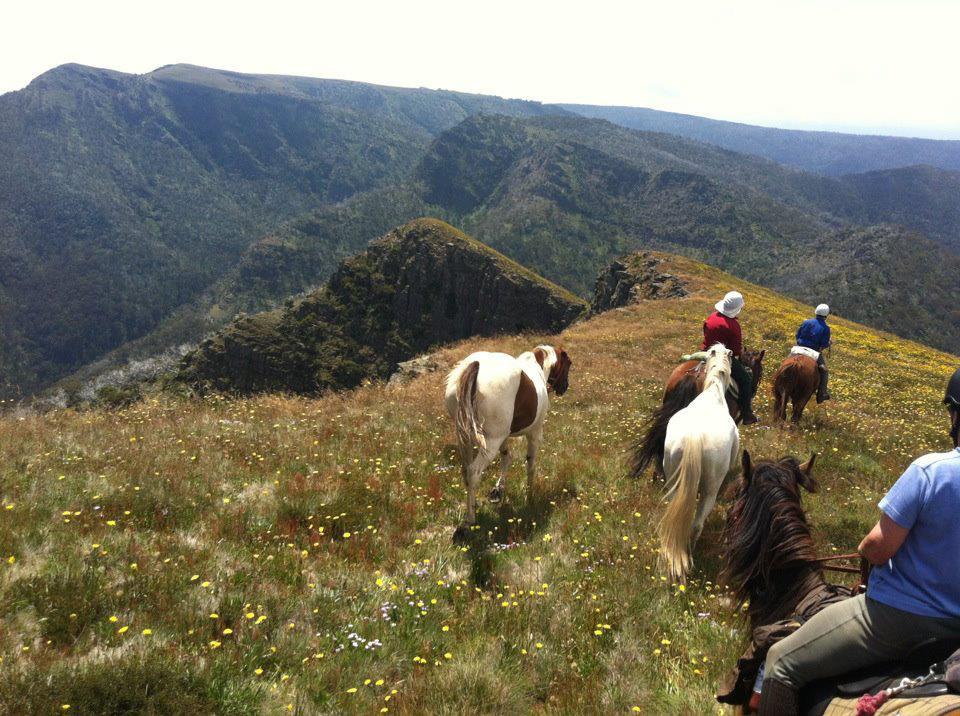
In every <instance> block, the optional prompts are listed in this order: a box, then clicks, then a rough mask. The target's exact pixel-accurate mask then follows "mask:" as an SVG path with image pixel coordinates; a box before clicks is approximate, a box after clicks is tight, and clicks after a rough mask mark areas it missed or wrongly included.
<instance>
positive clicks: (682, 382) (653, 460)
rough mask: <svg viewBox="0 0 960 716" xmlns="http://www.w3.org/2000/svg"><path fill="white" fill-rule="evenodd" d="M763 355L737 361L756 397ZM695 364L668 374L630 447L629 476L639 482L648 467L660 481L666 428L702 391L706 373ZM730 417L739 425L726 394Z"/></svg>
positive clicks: (734, 406) (751, 354) (735, 406)
mask: <svg viewBox="0 0 960 716" xmlns="http://www.w3.org/2000/svg"><path fill="white" fill-rule="evenodd" d="M766 354H767V352H766V351H759V352H757V351H744V352H743V357H742V358H741V360H742V361H743V364H744V365H745V366H746V367H747V370H749V371H750V373H751V374H752V375H753V391H754V393H756V391H757V386H759V385H760V379H761V378H762V377H763V357H764V356H765V355H766ZM702 365H703V364H702V362H701V361H699V360H688V361H684V362H683V363H681V364H680V365H678V366H677V367H676V368H674V369H673V372H672V373H671V374H670V378H669V379H668V380H667V386H666V388H664V391H663V402H662V403H661V405H660V407H659V408H657V410H656V411H654V413H653V415H651V416H650V418H649V419H648V420H647V422H646V424H645V425H644V430H643V436H642V437H641V438H640V439H639V440H638V441H637V443H636V444H635V445H634V447H633V457H632V458H631V460H630V476H631V477H633V478H639V477H640V476H641V475H642V474H643V473H644V472H645V471H646V469H647V468H648V467H649V466H650V465H651V464H652V465H653V473H654V477H663V443H664V440H665V438H666V436H667V424H668V423H669V422H670V418H672V417H673V416H674V415H676V414H677V412H678V411H680V410H682V409H683V408H685V407H687V406H688V405H690V403H691V402H692V401H693V399H694V398H696V397H697V396H698V395H699V394H700V392H701V391H702V390H703V383H704V379H705V377H706V371H705V370H703V367H702ZM725 397H726V401H727V410H729V412H730V417H731V418H733V419H734V421H736V422H737V423H739V422H740V404H739V403H738V402H737V400H736V398H734V397H733V396H732V395H731V394H730V393H729V392H728V393H727V394H726V396H725Z"/></svg>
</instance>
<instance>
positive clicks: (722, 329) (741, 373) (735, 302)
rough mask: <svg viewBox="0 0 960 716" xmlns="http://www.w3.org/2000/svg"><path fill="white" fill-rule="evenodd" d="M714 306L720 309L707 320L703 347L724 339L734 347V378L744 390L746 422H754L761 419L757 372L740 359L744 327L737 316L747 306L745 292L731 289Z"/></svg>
mask: <svg viewBox="0 0 960 716" xmlns="http://www.w3.org/2000/svg"><path fill="white" fill-rule="evenodd" d="M714 308H715V309H717V310H716V311H714V312H713V313H711V314H710V315H709V316H708V317H707V320H706V321H704V322H703V345H702V346H701V347H700V349H701V350H707V349H708V348H709V347H710V346H712V345H713V344H715V343H722V344H723V345H725V346H726V347H727V348H729V349H730V350H731V351H733V357H734V358H736V360H732V361H730V368H731V371H730V372H731V378H733V380H734V382H735V383H736V384H737V388H738V389H739V391H740V396H739V398H738V402H739V403H740V415H741V417H742V418H743V424H744V425H751V424H753V423H755V422H757V416H756V415H754V414H753V376H752V375H750V373H749V372H748V371H747V368H746V366H744V365H743V363H741V362H740V355H741V354H742V353H743V332H742V331H741V329H740V321H738V320H737V316H739V315H740V311H742V310H743V296H742V295H741V294H740V293H739V292H738V291H730V293H728V294H727V295H726V296H724V297H723V300H722V301H718V302H717V304H716V305H715V306H714Z"/></svg>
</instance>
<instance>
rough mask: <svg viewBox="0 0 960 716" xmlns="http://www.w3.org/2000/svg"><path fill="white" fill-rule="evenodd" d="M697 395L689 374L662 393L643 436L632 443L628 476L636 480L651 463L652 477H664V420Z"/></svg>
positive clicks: (665, 437)
mask: <svg viewBox="0 0 960 716" xmlns="http://www.w3.org/2000/svg"><path fill="white" fill-rule="evenodd" d="M696 397H697V382H696V380H694V379H693V378H692V377H691V378H687V379H684V380H682V381H680V382H679V383H678V384H677V386H676V388H674V389H673V390H671V391H670V392H669V393H666V394H665V395H664V396H663V403H662V404H661V405H660V407H659V408H657V409H656V410H655V411H654V412H653V415H651V416H650V417H649V418H648V419H647V421H646V422H645V423H644V424H643V435H642V437H640V438H639V439H638V440H637V441H636V442H635V443H634V446H633V456H632V457H631V458H630V477H632V478H634V479H639V478H640V476H641V475H643V473H644V472H646V470H647V468H648V467H650V465H653V466H654V470H653V474H654V476H655V477H656V476H658V475H659V476H663V446H664V443H665V442H666V440H667V423H669V422H670V418H672V417H673V416H674V415H676V414H677V413H679V412H680V411H681V410H683V409H684V408H686V407H687V406H688V405H690V403H692V402H693V399H694V398H696Z"/></svg>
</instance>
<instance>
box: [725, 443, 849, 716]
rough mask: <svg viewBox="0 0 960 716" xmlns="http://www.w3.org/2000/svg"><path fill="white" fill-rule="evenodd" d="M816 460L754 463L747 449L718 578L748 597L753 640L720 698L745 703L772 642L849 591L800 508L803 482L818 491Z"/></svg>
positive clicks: (737, 596) (736, 593) (743, 601)
mask: <svg viewBox="0 0 960 716" xmlns="http://www.w3.org/2000/svg"><path fill="white" fill-rule="evenodd" d="M815 460H816V455H812V456H811V457H810V460H808V461H807V462H806V463H805V464H803V465H801V464H800V463H799V461H798V460H797V459H796V458H793V457H785V458H782V459H780V460H778V461H776V462H773V461H761V462H758V463H757V464H756V465H753V464H752V462H751V460H750V453H748V452H747V451H746V450H744V452H743V460H742V462H743V473H742V475H741V477H740V478H739V479H738V480H737V482H736V484H735V497H734V502H733V505H732V506H731V508H730V511H729V513H728V514H727V524H726V528H725V530H724V535H723V548H724V565H723V568H722V570H721V572H720V582H721V583H722V584H726V585H727V586H728V587H729V588H730V589H731V590H732V591H733V593H734V597H735V599H736V601H737V606H738V607H742V606H743V605H744V604H749V606H748V607H747V616H748V617H749V620H750V634H751V640H750V645H749V647H748V649H747V651H746V653H744V655H743V656H742V657H741V658H740V659H739V660H738V661H737V666H736V668H735V669H734V671H733V673H732V674H731V676H730V677H729V678H728V679H727V681H726V683H724V685H723V686H722V688H721V689H720V692H719V693H718V695H717V700H718V701H720V702H721V703H726V704H732V705H734V706H742V707H746V706H747V704H748V702H750V701H751V697H752V696H753V684H754V681H755V679H756V677H757V673H758V671H759V669H760V666H761V665H762V664H763V662H764V660H765V659H766V655H767V650H768V649H769V648H770V647H771V646H772V645H773V644H774V643H776V642H777V641H778V640H780V639H782V638H784V637H786V636H788V635H789V634H791V633H792V632H794V631H796V630H797V629H798V628H799V627H800V624H801V623H802V622H804V621H806V620H807V619H810V618H811V617H812V616H813V615H814V614H816V613H817V612H819V611H821V610H822V609H824V608H825V607H826V606H829V605H830V604H833V603H835V602H837V601H840V600H842V599H846V598H848V597H849V596H851V594H852V592H851V591H850V590H848V589H847V588H845V587H837V586H834V585H831V584H828V583H827V581H826V580H825V579H824V576H823V567H822V563H821V561H819V560H818V559H817V557H816V552H815V547H814V541H813V534H812V532H811V530H810V524H809V523H808V522H807V517H806V514H805V513H804V511H803V504H802V501H801V497H800V495H801V488H802V489H804V490H807V491H808V492H816V491H817V481H816V480H815V479H814V478H813V475H812V469H813V463H814V461H815ZM753 698H754V703H751V706H754V707H755V705H756V704H755V701H756V697H753Z"/></svg>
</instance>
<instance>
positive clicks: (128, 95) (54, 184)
mask: <svg viewBox="0 0 960 716" xmlns="http://www.w3.org/2000/svg"><path fill="white" fill-rule="evenodd" d="M481 111H495V112H500V113H503V114H535V113H542V112H544V111H546V110H545V108H544V107H543V106H541V105H539V104H536V103H532V102H519V101H513V100H501V99H499V98H496V97H484V96H477V95H463V94H457V93H453V92H435V91H430V90H403V89H395V88H383V87H376V86H373V85H366V84H362V83H350V82H338V81H326V80H311V79H305V78H289V77H266V76H254V75H239V74H236V73H227V72H219V71H216V70H208V69H204V68H198V67H190V66H182V65H175V66H170V67H165V68H161V69H159V70H157V71H156V72H152V73H149V74H146V75H127V74H123V73H119V72H112V71H109V70H100V69H95V68H91V67H84V66H82V65H64V66H62V67H58V68H56V69H54V70H51V71H49V72H47V73H45V74H43V75H41V76H40V77H38V78H36V79H35V80H34V81H33V82H31V83H30V85H29V86H28V87H27V88H25V89H24V90H22V91H19V92H11V93H8V94H5V95H3V96H2V97H0V156H3V162H0V300H2V309H0V335H3V336H5V337H8V338H9V341H4V342H3V344H2V345H0V394H2V395H12V394H18V393H29V392H31V391H32V390H34V389H36V388H38V387H41V386H43V385H46V384H48V383H49V382H51V381H52V380H53V379H56V378H58V377H60V376H62V375H64V374H65V373H67V372H70V371H73V370H76V369H77V368H79V367H80V366H82V365H84V364H86V363H89V362H90V361H92V360H94V359H97V358H99V357H100V356H101V355H102V354H104V353H105V352H107V351H109V350H111V349H113V348H116V347H117V346H119V345H121V344H123V343H126V342H128V341H130V340H134V339H136V338H138V337H140V336H142V335H144V334H145V333H147V332H149V331H151V330H152V329H154V328H156V327H157V325H158V324H159V323H160V322H161V321H162V320H163V319H165V318H167V317H168V316H169V315H170V314H171V313H172V312H173V311H174V310H175V309H176V308H177V307H178V306H180V305H182V304H184V303H187V302H189V301H192V300H194V299H196V298H197V296H199V295H201V294H202V292H203V291H204V290H205V289H207V288H208V287H209V286H210V285H211V284H212V283H213V282H215V281H216V280H218V279H220V278H221V277H222V276H223V274H224V273H225V272H226V271H227V270H228V269H232V268H234V267H235V266H236V265H237V262H238V260H240V258H241V256H242V253H243V251H244V250H245V249H246V248H247V247H248V246H249V245H250V244H252V243H253V242H254V241H256V240H257V239H258V238H260V237H262V236H263V235H264V234H265V233H267V232H269V231H270V230H272V229H274V228H275V227H276V226H277V225H279V224H281V223H282V222H283V221H285V220H287V219H290V218H293V217H295V216H298V215H300V214H303V213H304V212H306V211H308V210H312V209H315V208H316V207H318V206H321V205H324V204H329V203H332V202H337V201H340V200H342V199H345V198H347V197H350V196H352V195H354V194H356V193H357V192H362V191H366V190H370V189H372V188H375V187H378V186H385V185H388V184H392V183H395V182H397V181H399V180H401V179H403V178H404V177H406V176H407V175H408V174H409V173H410V171H411V168H412V167H413V166H415V165H416V163H417V161H419V159H420V158H421V157H422V156H423V153H424V152H425V151H426V149H427V147H428V146H429V143H430V141H431V140H432V138H433V136H434V135H435V134H436V133H437V132H439V131H441V130H443V129H446V128H448V127H450V126H452V125H454V124H456V123H457V122H459V121H461V120H462V119H463V118H464V117H466V116H468V115H469V114H471V113H474V112H481ZM551 111H560V110H556V109H554V110H551ZM393 223H395V222H393ZM391 225H392V224H391ZM368 238H369V237H368ZM355 248H356V247H353V250H355ZM331 250H332V251H333V250H335V249H331ZM52 287H56V290H53V288H52Z"/></svg>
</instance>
